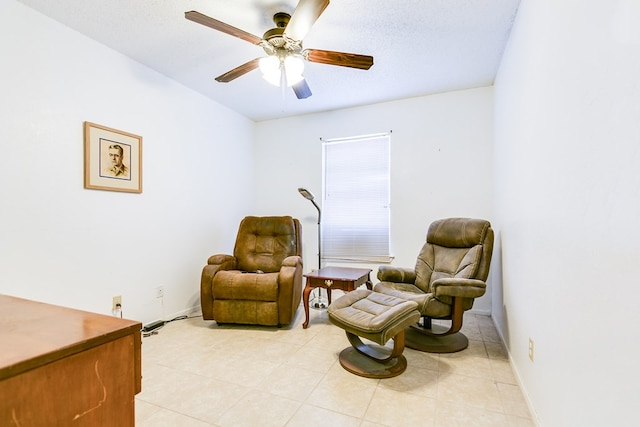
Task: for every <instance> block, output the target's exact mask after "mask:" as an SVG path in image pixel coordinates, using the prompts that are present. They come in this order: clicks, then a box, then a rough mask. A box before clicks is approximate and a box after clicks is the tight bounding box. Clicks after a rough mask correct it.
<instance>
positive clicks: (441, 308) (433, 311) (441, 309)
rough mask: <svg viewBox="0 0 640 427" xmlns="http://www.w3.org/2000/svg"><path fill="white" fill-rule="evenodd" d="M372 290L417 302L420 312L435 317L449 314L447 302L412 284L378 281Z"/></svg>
mask: <svg viewBox="0 0 640 427" xmlns="http://www.w3.org/2000/svg"><path fill="white" fill-rule="evenodd" d="M373 291H374V292H380V293H383V294H385V295H391V296H393V297H396V298H400V299H404V300H408V301H413V302H415V303H417V304H418V310H419V311H420V313H421V314H428V315H429V316H431V317H435V318H446V317H448V316H450V315H451V306H450V305H449V304H445V303H443V302H441V301H439V300H438V299H437V298H436V297H435V295H434V294H432V293H424V292H422V291H421V290H420V289H418V288H417V287H415V286H414V285H413V284H408V283H395V282H380V283H377V284H376V285H375V286H374V288H373Z"/></svg>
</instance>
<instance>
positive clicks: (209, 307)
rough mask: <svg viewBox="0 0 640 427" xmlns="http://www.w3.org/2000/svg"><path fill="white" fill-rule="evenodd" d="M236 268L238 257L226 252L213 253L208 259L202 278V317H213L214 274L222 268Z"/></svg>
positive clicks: (206, 318) (207, 318)
mask: <svg viewBox="0 0 640 427" xmlns="http://www.w3.org/2000/svg"><path fill="white" fill-rule="evenodd" d="M235 268H236V257H234V256H231V255H225V254H217V255H211V256H210V257H209V259H208V260H207V265H205V266H204V268H203V269H202V277H201V279H200V302H201V306H202V318H203V319H205V320H212V319H213V289H212V287H211V285H212V283H213V276H215V275H216V273H217V272H218V271H220V270H234V269H235Z"/></svg>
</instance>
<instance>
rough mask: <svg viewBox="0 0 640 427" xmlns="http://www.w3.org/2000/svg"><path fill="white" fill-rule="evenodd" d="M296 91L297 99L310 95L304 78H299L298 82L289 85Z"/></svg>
mask: <svg viewBox="0 0 640 427" xmlns="http://www.w3.org/2000/svg"><path fill="white" fill-rule="evenodd" d="M291 87H292V88H293V91H294V92H295V93H296V96H297V97H298V99H305V98H308V97H310V96H311V89H309V85H308V84H307V81H306V80H305V79H302V80H300V81H299V82H298V83H296V84H294V85H293V86H291Z"/></svg>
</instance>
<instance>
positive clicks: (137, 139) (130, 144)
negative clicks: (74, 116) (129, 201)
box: [84, 122, 142, 193]
mask: <svg viewBox="0 0 640 427" xmlns="http://www.w3.org/2000/svg"><path fill="white" fill-rule="evenodd" d="M84 188H90V189H94V190H108V191H124V192H128V193H142V137H141V136H138V135H133V134H131V133H128V132H123V131H120V130H117V129H112V128H108V127H106V126H101V125H97V124H95V123H91V122H84Z"/></svg>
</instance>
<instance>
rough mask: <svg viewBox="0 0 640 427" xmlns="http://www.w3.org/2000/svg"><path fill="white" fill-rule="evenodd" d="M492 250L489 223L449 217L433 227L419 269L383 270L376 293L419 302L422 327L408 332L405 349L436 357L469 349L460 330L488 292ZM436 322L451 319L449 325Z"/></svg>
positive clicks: (419, 258)
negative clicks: (463, 322)
mask: <svg viewBox="0 0 640 427" xmlns="http://www.w3.org/2000/svg"><path fill="white" fill-rule="evenodd" d="M492 252H493V230H492V229H491V224H490V223H489V222H488V221H485V220H481V219H470V218H449V219H442V220H439V221H435V222H433V223H432V224H431V225H430V227H429V230H428V232H427V241H426V243H425V245H424V246H423V247H422V251H421V252H420V254H419V255H418V260H417V262H416V266H415V268H413V269H409V268H397V267H391V266H381V267H379V269H378V279H379V280H380V281H381V282H380V283H378V284H376V285H375V286H374V288H373V290H374V291H375V292H381V293H383V294H387V295H392V296H395V297H398V298H403V299H406V300H410V301H415V302H417V303H418V310H419V311H420V314H421V315H422V321H423V323H422V325H417V324H414V325H412V326H410V327H409V328H407V330H406V331H405V332H406V334H405V345H406V346H407V347H409V348H413V349H415V350H420V351H426V352H432V353H452V352H455V351H460V350H463V349H465V348H467V346H468V345H469V341H468V339H467V337H465V336H464V335H463V334H462V333H461V332H459V331H460V329H461V327H462V319H463V314H464V312H465V311H466V310H469V309H470V308H471V307H472V306H473V301H474V299H475V298H478V297H481V296H482V295H484V293H485V289H486V283H485V281H486V280H487V276H488V274H489V265H490V264H491V255H492ZM432 319H446V320H450V327H449V328H446V327H444V328H443V327H442V326H440V325H435V324H433V323H432V321H431V320H432ZM445 323H448V322H445Z"/></svg>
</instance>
